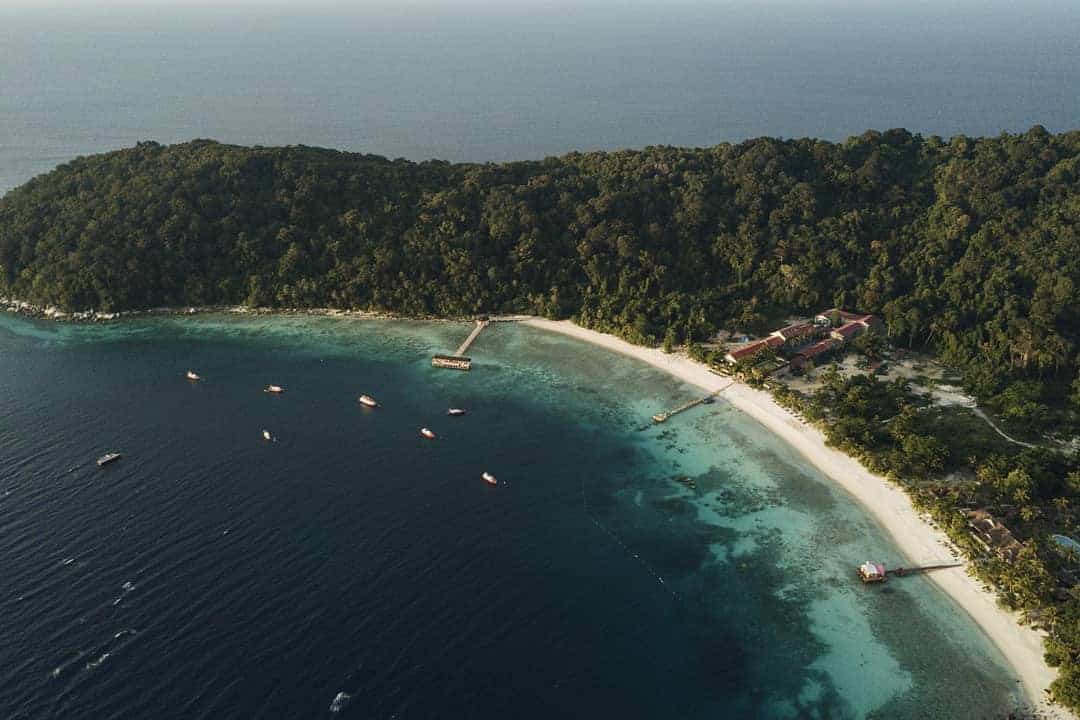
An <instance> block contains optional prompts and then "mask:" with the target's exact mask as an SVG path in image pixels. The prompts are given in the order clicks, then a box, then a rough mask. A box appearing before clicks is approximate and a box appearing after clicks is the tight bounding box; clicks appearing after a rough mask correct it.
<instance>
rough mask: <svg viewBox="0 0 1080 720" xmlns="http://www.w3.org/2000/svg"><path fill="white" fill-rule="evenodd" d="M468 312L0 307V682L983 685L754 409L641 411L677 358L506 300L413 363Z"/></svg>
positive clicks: (491, 705) (469, 695) (243, 693)
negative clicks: (504, 310) (512, 316)
mask: <svg viewBox="0 0 1080 720" xmlns="http://www.w3.org/2000/svg"><path fill="white" fill-rule="evenodd" d="M467 332H468V325H467V324H464V323H404V322H389V321H358V320H344V319H332V318H295V317H288V318H280V317H273V318H267V317H258V318H237V317H232V316H210V317H196V318H186V319H175V318H160V319H152V320H149V319H148V320H138V321H131V322H125V323H118V324H114V325H109V326H103V327H92V328H83V327H71V326H53V325H43V324H37V323H30V322H27V321H24V320H21V319H16V318H9V317H2V318H0V393H3V396H4V397H6V398H8V399H9V400H10V402H7V403H3V404H0V440H2V442H0V454H2V457H0V557H3V559H4V564H5V571H4V577H5V583H4V586H3V594H2V595H0V614H2V616H3V617H4V618H5V628H6V631H5V642H4V643H3V644H2V645H0V668H2V669H3V670H4V676H5V677H7V678H18V680H16V681H12V680H10V679H9V680H8V681H6V682H5V683H2V684H0V716H3V717H20V718H45V717H59V716H63V717H75V718H80V717H85V718H100V717H159V718H169V717H176V718H180V717H184V718H191V717H254V716H259V715H266V716H274V717H298V718H300V717H304V718H307V717H318V716H320V715H324V716H331V715H333V716H338V717H393V716H397V717H436V716H444V717H445V716H461V717H500V718H501V717H506V716H513V717H537V718H540V717H552V716H567V717H580V716H583V715H596V716H605V717H608V716H616V715H618V716H622V717H641V718H653V717H680V718H683V717H685V718H715V717H759V718H797V717H821V718H846V717H851V718H856V717H867V716H872V717H883V718H894V717H895V718H919V717H928V716H929V717H950V718H965V717H972V718H975V717H988V716H993V714H994V713H995V712H998V711H1000V710H1002V709H1003V708H1005V707H1006V706H1007V705H1008V703H1009V701H1010V699H1011V698H1012V694H1013V693H1014V692H1015V688H1016V685H1015V683H1014V681H1013V679H1012V678H1011V677H1010V676H1009V674H1008V670H1007V667H1006V666H1005V665H1004V661H1003V660H1002V658H1001V657H1000V655H999V654H998V653H997V652H996V651H995V650H994V649H993V648H992V646H990V644H989V643H988V642H987V641H986V640H985V638H983V637H982V636H981V635H980V634H979V633H978V632H977V630H976V629H975V627H974V626H973V625H972V624H971V623H970V622H969V621H968V620H967V619H966V618H965V617H963V616H962V614H961V613H960V611H959V610H957V609H956V608H955V607H954V606H953V605H951V604H950V603H949V601H948V600H947V598H945V597H944V596H943V595H942V594H941V593H940V592H939V591H938V590H937V589H936V588H935V586H933V585H932V584H931V583H929V582H928V581H927V580H926V579H925V578H918V577H914V578H906V579H905V580H904V581H903V583H899V582H898V583H895V584H893V583H890V585H889V586H888V587H886V588H866V587H863V586H861V585H859V584H857V583H855V582H853V580H852V568H853V567H854V566H855V565H856V564H858V563H859V562H861V561H862V560H864V559H865V558H866V557H880V558H883V559H886V560H888V559H890V558H895V557H897V553H896V551H895V550H894V549H893V548H892V547H891V546H890V545H889V543H888V542H887V541H886V540H885V539H884V537H883V536H882V534H881V531H880V530H879V528H878V527H877V526H876V525H875V524H874V523H873V522H872V521H871V520H870V519H869V518H868V517H867V516H866V515H865V514H864V513H863V512H862V511H861V510H860V509H859V508H858V507H857V506H855V505H854V504H853V503H852V501H851V500H850V498H848V497H847V496H846V495H844V494H843V493H842V492H840V491H838V490H837V489H836V488H834V487H833V486H832V485H831V484H830V483H828V482H827V481H826V480H825V479H824V478H822V477H821V476H820V475H819V474H818V473H817V472H816V471H814V470H813V469H812V468H810V467H809V465H808V464H807V463H806V462H804V461H803V460H802V459H800V458H799V457H798V456H796V455H795V454H794V453H793V452H792V451H791V450H790V449H789V448H787V447H786V446H785V445H783V444H782V443H781V442H779V441H778V440H777V439H776V438H775V437H773V436H771V435H770V434H768V433H767V432H765V431H764V430H763V429H762V428H760V427H759V426H757V425H755V424H754V423H753V422H751V421H749V420H748V419H747V418H745V417H744V416H742V415H741V414H740V413H738V412H737V411H735V410H733V409H732V408H731V407H730V406H728V405H726V404H725V403H722V402H720V403H716V404H714V405H711V406H704V407H701V408H698V409H696V410H693V411H691V412H688V413H686V414H684V415H681V416H680V417H679V419H678V420H677V421H673V422H670V423H668V424H666V425H664V426H663V427H652V426H649V425H648V424H647V423H646V422H644V421H643V419H647V418H648V417H649V416H650V415H651V414H652V413H653V412H656V411H657V410H659V409H662V408H665V407H670V406H673V405H675V404H678V403H679V402H681V401H682V400H684V399H685V398H688V397H692V396H694V395H696V394H697V392H696V391H695V390H693V389H692V388H688V387H686V386H684V385H682V384H681V383H679V382H677V381H675V380H673V379H672V378H670V377H668V376H665V375H663V374H660V373H657V372H656V371H654V370H652V369H650V368H648V367H646V366H644V365H642V364H640V363H637V362H635V361H632V360H630V359H627V358H623V357H621V356H616V355H613V354H611V353H608V352H606V351H602V350H598V349H595V348H591V347H588V346H585V345H583V344H581V343H578V342H575V341H572V340H569V339H565V338H562V337H559V336H555V335H551V334H548V333H544V332H541V331H537V330H533V329H529V328H525V327H520V326H509V325H495V326H492V327H490V328H489V329H488V330H486V331H485V332H484V334H483V335H482V336H481V338H480V339H479V340H478V341H477V344H476V345H475V346H474V349H473V351H472V354H473V356H474V358H475V359H476V365H475V369H474V371H473V372H471V373H455V372H448V371H436V370H432V369H431V368H430V361H429V358H430V355H431V353H433V352H445V351H447V350H449V349H453V347H455V346H456V345H457V343H458V342H459V341H460V339H461V338H462V337H464V335H465V334H466V333H467ZM189 368H190V369H196V370H197V371H198V372H199V373H200V375H202V376H203V377H204V378H205V380H204V382H201V383H195V384H193V383H188V382H186V381H184V380H183V377H182V376H183V373H184V372H185V371H186V370H187V369H189ZM271 382H272V383H276V384H281V385H283V386H285V388H286V392H285V393H284V394H283V395H281V396H271V395H267V394H265V393H262V392H261V388H262V387H264V386H265V385H266V384H269V383H271ZM362 392H364V393H369V394H373V395H375V396H376V397H377V398H378V399H379V401H380V407H379V408H378V409H377V410H366V409H363V408H361V407H360V406H359V405H358V404H357V403H356V397H357V395H358V394H360V393H362ZM450 406H462V407H466V408H467V409H468V411H469V412H468V414H467V415H466V416H465V417H463V418H448V417H447V416H446V415H445V412H446V408H447V407H450ZM421 426H426V427H431V428H432V429H433V430H435V432H436V434H437V436H438V438H437V440H435V441H427V440H424V439H423V438H421V437H420V436H419V434H418V428H419V427H421ZM262 428H270V429H272V432H273V433H274V435H275V436H276V437H277V439H278V442H276V443H265V442H263V441H262V440H261V429H262ZM109 449H119V450H122V451H123V452H124V454H125V455H124V458H123V459H122V460H121V461H119V462H117V463H116V464H114V465H113V466H110V467H107V468H104V469H98V468H97V467H96V466H94V465H93V458H95V457H97V456H98V455H100V454H101V453H102V452H104V451H105V450H109ZM484 470H490V471H492V472H495V473H496V474H497V475H498V476H499V478H500V480H501V481H503V484H501V485H500V486H498V487H490V486H488V485H486V484H485V483H484V482H482V481H481V480H480V477H479V476H480V473H481V472H482V471H484Z"/></svg>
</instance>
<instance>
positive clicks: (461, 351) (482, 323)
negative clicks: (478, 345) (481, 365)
mask: <svg viewBox="0 0 1080 720" xmlns="http://www.w3.org/2000/svg"><path fill="white" fill-rule="evenodd" d="M488 322H489V321H487V320H477V321H476V327H474V328H473V331H472V332H471V333H469V337H467V338H465V342H463V343H461V345H459V346H458V349H457V352H455V353H454V354H455V355H457V356H458V357H461V356H463V355H465V352H466V351H467V350H468V349H469V346H470V345H472V344H473V341H475V340H476V338H477V337H479V336H480V333H481V332H483V330H484V328H486V327H487V326H488Z"/></svg>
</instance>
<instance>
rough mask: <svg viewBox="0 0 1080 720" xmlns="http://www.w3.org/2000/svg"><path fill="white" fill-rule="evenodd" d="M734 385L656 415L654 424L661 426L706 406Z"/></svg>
mask: <svg viewBox="0 0 1080 720" xmlns="http://www.w3.org/2000/svg"><path fill="white" fill-rule="evenodd" d="M734 384H735V381H734V380H732V381H731V382H729V383H728V384H727V385H725V386H724V387H722V388H720V389H719V390H713V391H712V392H711V393H709V394H708V395H706V396H705V397H701V398H698V399H697V400H691V401H690V402H688V403H685V404H683V405H680V406H679V407H677V408H674V409H672V410H668V411H666V412H661V413H656V414H655V415H653V416H652V419H653V422H654V423H656V424H658V425H659V424H660V423H664V422H667V421H668V420H670V419H671V418H673V417H675V416H676V415H678V414H679V413H681V412H686V411H687V410H689V409H691V408H695V407H697V406H698V405H704V404H706V403H710V402H712V401H713V398H715V397H716V396H717V395H719V394H720V393H722V392H724V391H725V390H727V389H728V388H729V387H731V386H732V385H734Z"/></svg>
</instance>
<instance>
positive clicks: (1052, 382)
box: [0, 127, 1080, 710]
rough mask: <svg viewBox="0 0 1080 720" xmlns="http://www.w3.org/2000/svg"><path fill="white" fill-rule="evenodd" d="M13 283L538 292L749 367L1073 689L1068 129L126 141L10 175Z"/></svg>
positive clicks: (786, 410) (454, 308) (95, 313)
mask: <svg viewBox="0 0 1080 720" xmlns="http://www.w3.org/2000/svg"><path fill="white" fill-rule="evenodd" d="M0 298H3V306H4V307H6V308H8V309H11V310H16V311H23V312H31V313H40V314H43V315H48V316H50V317H54V318H57V319H85V320H89V319H99V318H111V317H115V316H116V315H117V314H123V313H127V312H131V311H145V310H149V309H153V308H161V307H167V308H200V307H207V306H246V307H252V308H264V307H265V308H279V309H305V308H335V309H339V310H352V311H365V312H377V313H389V314H394V315H398V316H407V317H446V318H478V317H481V316H486V315H488V314H492V315H495V314H502V315H530V316H537V317H539V318H543V319H542V320H535V321H530V322H534V323H537V324H542V325H545V326H546V327H547V328H548V329H555V330H558V331H561V332H577V331H580V332H582V333H605V334H606V335H604V336H603V337H605V338H610V340H611V342H619V343H623V342H624V341H625V344H626V345H625V348H634V347H638V348H639V350H638V351H640V352H647V353H649V355H648V357H649V358H651V361H652V362H653V363H654V364H658V366H664V365H665V364H667V365H668V366H671V364H672V363H688V365H686V366H685V367H692V368H693V370H692V371H691V370H686V369H685V368H684V369H683V370H682V371H681V372H683V376H684V377H690V376H688V375H687V373H691V374H692V377H693V378H697V379H696V380H694V382H695V384H697V385H699V386H701V387H702V388H704V389H707V390H708V391H709V392H719V391H720V390H721V384H726V385H725V387H726V386H728V385H731V384H732V382H733V381H737V382H736V383H735V384H734V385H733V386H732V387H731V389H730V390H725V391H724V392H725V394H728V395H730V396H731V397H733V398H735V400H733V402H736V404H737V405H738V406H740V407H743V408H744V409H747V412H749V413H750V414H751V415H754V416H755V417H757V418H758V419H759V420H761V421H762V422H763V423H765V424H766V425H767V426H769V427H770V428H773V429H774V430H775V431H776V432H777V433H778V434H780V435H781V437H784V438H785V439H787V440H789V442H792V443H793V444H795V445H797V446H799V445H798V443H799V442H802V443H803V445H802V446H799V447H800V450H801V451H802V452H804V454H806V455H807V457H810V458H811V459H814V460H815V462H818V461H819V460H820V462H819V463H818V464H820V465H823V466H824V465H828V466H829V467H830V468H831V469H832V472H830V474H831V475H833V476H834V477H835V476H836V475H837V474H842V473H838V472H837V470H836V468H837V467H838V465H837V462H838V461H836V459H835V458H831V459H826V458H825V455H824V454H823V453H826V452H829V453H835V452H837V451H838V450H839V451H843V452H844V453H846V454H847V456H848V458H847V459H848V460H849V461H850V460H851V458H852V457H853V458H855V459H857V460H858V461H859V462H858V463H854V462H852V464H851V465H848V466H844V467H846V468H847V476H846V486H847V487H848V489H849V490H851V491H852V493H853V494H854V495H855V496H856V497H858V498H860V499H862V500H863V501H864V502H865V503H866V504H867V505H868V507H870V508H871V509H872V510H875V511H876V512H877V514H878V516H879V518H882V515H883V513H884V512H886V510H885V509H886V508H894V507H900V505H897V503H901V504H902V503H910V504H913V505H914V508H915V509H916V510H917V511H921V512H924V513H926V514H927V515H928V516H929V517H930V518H932V519H933V521H934V522H935V524H936V525H937V527H938V528H939V529H940V531H941V532H942V533H943V534H944V535H947V536H948V538H949V539H950V541H951V545H950V547H955V548H958V549H959V550H960V551H962V552H963V553H964V554H966V555H967V557H968V558H969V559H970V560H971V563H970V568H971V569H972V571H973V572H974V573H975V574H976V575H977V577H978V578H979V580H981V581H983V582H985V583H987V584H989V585H991V586H993V587H994V588H995V589H996V591H997V593H998V598H999V600H1000V602H1001V603H1002V604H1003V605H1004V607H1006V608H1008V609H1010V610H1013V611H1018V612H1020V613H1022V620H1023V621H1024V622H1025V623H1026V624H1027V625H1028V627H1030V628H1033V630H1031V633H1032V636H1034V634H1035V632H1036V631H1038V633H1039V634H1041V636H1042V637H1043V638H1044V641H1045V659H1046V662H1047V663H1048V664H1049V665H1051V666H1053V667H1056V668H1057V669H1058V670H1057V678H1056V679H1054V680H1053V682H1052V683H1050V692H1051V694H1052V697H1053V699H1054V700H1056V701H1057V702H1059V703H1061V704H1062V705H1063V706H1065V707H1069V708H1072V709H1074V710H1075V709H1078V708H1080V585H1078V583H1080V552H1078V550H1080V544H1078V542H1077V538H1080V528H1078V527H1077V523H1078V520H1080V457H1078V455H1077V448H1078V445H1077V440H1076V439H1077V436H1078V432H1080V348H1078V340H1080V314H1078V313H1077V310H1076V308H1077V304H1078V301H1080V132H1070V133H1061V134H1052V133H1049V132H1047V131H1046V130H1045V129H1044V128H1041V127H1034V128H1032V129H1031V130H1030V131H1028V132H1026V133H1023V134H1020V135H1011V134H1003V135H1001V136H998V137H993V138H968V137H963V136H958V137H954V138H951V139H947V140H946V139H942V138H939V137H928V138H924V137H921V136H918V135H914V134H912V133H909V132H907V131H905V130H889V131H885V132H867V133H865V134H863V135H861V136H858V137H853V138H850V139H849V140H847V141H845V142H842V143H830V142H825V141H820V140H813V139H798V140H780V139H773V138H760V139H756V140H750V141H746V142H743V143H740V144H731V145H729V144H724V145H719V146H716V147H712V148H702V149H682V148H673V147H650V148H646V149H644V150H640V151H620V152H595V153H571V154H569V155H565V156H563V157H558V158H547V159H545V160H541V161H535V162H515V163H506V164H450V163H445V162H440V161H429V162H422V163H414V162H409V161H405V160H388V159H385V158H382V157H378V156H372V155H359V154H350V153H343V152H337V151H333V150H324V149H317V148H309V147H302V146H297V147H285V148H260V147H253V148H246V147H237V146H231V145H224V144H220V143H216V142H212V141H207V140H198V141H193V142H189V143H184V144H180V145H173V146H162V145H159V144H157V143H151V142H147V143H140V144H139V145H137V146H136V147H133V148H128V149H124V150H119V151H116V152H111V153H107V154H103V155H97V156H92V157H85V158H80V159H77V160H75V161H72V162H70V163H66V164H64V165H61V166H60V167H58V168H57V169H56V170H54V171H52V172H50V173H48V174H45V175H43V176H40V177H37V178H34V179H33V180H30V181H29V182H27V183H26V184H24V185H23V186H21V187H19V188H16V189H15V190H12V191H10V192H9V193H7V194H6V195H5V196H4V197H3V198H2V199H0ZM566 320H571V321H573V325H567V324H566V323H562V322H554V321H566ZM852 323H855V325H856V326H857V327H856V326H853V325H852ZM568 328H575V329H568ZM611 336H617V338H620V340H617V341H616V339H615V338H614V337H611ZM591 339H592V340H593V341H594V342H598V340H597V338H596V337H595V336H591ZM604 342H607V341H606V340H605V341H604ZM641 346H644V347H645V348H652V349H649V350H642V349H641ZM619 348H622V349H623V350H625V348H623V347H622V346H621V345H620V346H619ZM616 349H618V348H616ZM635 352H637V351H635ZM665 358H666V359H665ZM766 392H768V393H769V394H770V395H771V397H770V398H768V400H767V402H766V401H764V400H760V399H759V400H753V401H751V400H750V399H748V398H750V397H751V396H753V397H758V395H764V394H765V393H766ZM740 397H741V398H743V400H742V401H741V403H740V402H739V400H738V399H739V398H740ZM755 408H756V410H755ZM763 408H764V409H763ZM780 408H782V409H783V414H777V409H780ZM770 418H771V419H770ZM785 423H801V424H804V425H805V426H807V427H812V428H815V430H814V432H819V433H820V435H821V437H822V440H821V446H820V447H818V446H817V445H813V446H811V445H812V444H813V443H812V442H811V440H812V438H813V436H812V435H811V436H806V435H803V436H800V437H803V440H801V441H799V440H797V439H796V437H795V435H792V433H791V432H786V431H784V429H783V425H784V424H785ZM806 437H811V440H806V439H805V438H806ZM807 442H811V445H807V444H806V443H807ZM815 442H816V441H815ZM826 443H827V446H826ZM823 469H824V468H823ZM882 478H885V479H887V482H886V481H885V480H882ZM836 479H838V480H839V481H842V482H843V481H844V480H845V478H842V477H841V478H836ZM870 482H874V483H877V484H876V485H874V486H873V488H872V490H867V487H869V486H867V485H866V484H867V483H870ZM860 483H861V484H862V485H863V486H864V487H862V488H860V487H859V485H860ZM901 490H902V491H905V492H906V495H902V494H900V491H901ZM912 516H913V517H915V519H916V520H918V516H917V515H916V514H913V515H912ZM906 517H907V516H905V518H906ZM882 522H883V524H884V525H885V526H886V527H887V528H888V529H889V530H890V532H892V533H893V535H894V536H898V535H900V534H902V533H904V532H916V531H917V530H915V529H913V528H914V526H913V525H911V524H910V523H908V522H907V520H904V521H903V522H900V523H892V524H890V522H889V521H888V520H887V519H882ZM969 585H972V584H971V583H969ZM972 587H974V586H973V585H972ZM950 592H951V593H952V594H953V595H954V597H958V596H959V595H961V594H962V593H964V592H967V590H964V589H963V588H960V587H959V586H958V587H957V588H952V589H951V590H950ZM960 602H961V604H962V605H965V603H964V602H963V601H960ZM973 602H974V601H973ZM965 606H966V607H969V611H970V604H968V605H965ZM973 614H974V613H973ZM1001 644H1002V643H1001V642H999V645H1001ZM1003 651H1005V652H1006V654H1008V652H1009V648H1008V647H1003Z"/></svg>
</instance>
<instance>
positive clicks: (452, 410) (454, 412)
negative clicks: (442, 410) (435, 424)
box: [446, 408, 465, 417]
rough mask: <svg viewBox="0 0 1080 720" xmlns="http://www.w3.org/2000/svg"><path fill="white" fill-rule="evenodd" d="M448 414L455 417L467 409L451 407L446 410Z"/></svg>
mask: <svg viewBox="0 0 1080 720" xmlns="http://www.w3.org/2000/svg"><path fill="white" fill-rule="evenodd" d="M446 414H447V415H452V416H454V417H458V416H460V415H464V414H465V410H464V409H462V408H450V409H449V410H447V411H446Z"/></svg>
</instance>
